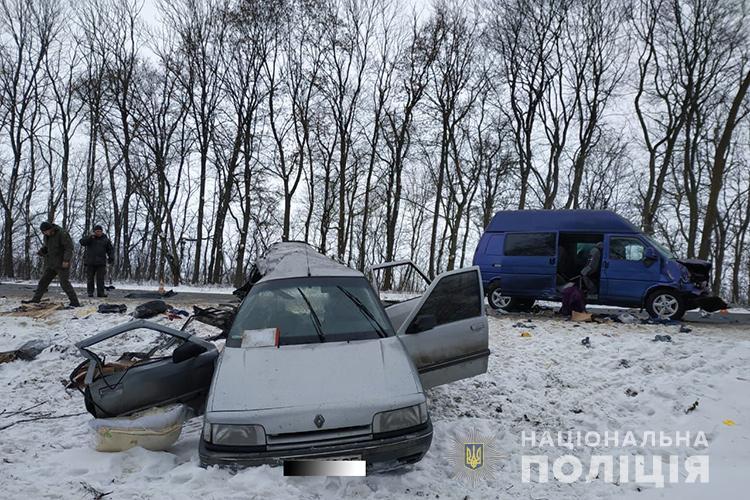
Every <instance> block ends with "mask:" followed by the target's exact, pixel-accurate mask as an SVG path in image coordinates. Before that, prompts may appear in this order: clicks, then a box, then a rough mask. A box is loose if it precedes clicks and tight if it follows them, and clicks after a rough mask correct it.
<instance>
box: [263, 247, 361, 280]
mask: <svg viewBox="0 0 750 500" xmlns="http://www.w3.org/2000/svg"><path fill="white" fill-rule="evenodd" d="M255 267H256V269H257V271H258V272H259V273H260V274H261V275H262V276H263V278H262V280H263V281H268V280H272V279H284V278H298V277H304V276H362V273H360V272H359V271H356V270H354V269H351V268H350V267H347V266H345V265H344V264H340V263H338V262H336V261H334V260H333V259H331V258H329V257H326V256H325V255H322V254H320V253H318V252H317V251H316V250H315V249H314V248H313V247H312V246H310V245H308V244H307V243H304V242H298V241H282V242H278V243H274V244H273V245H271V246H270V247H269V249H268V251H267V252H266V254H265V255H264V256H263V257H261V258H259V259H258V260H257V261H255Z"/></svg>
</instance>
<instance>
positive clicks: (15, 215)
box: [0, 0, 750, 303]
mask: <svg viewBox="0 0 750 500" xmlns="http://www.w3.org/2000/svg"><path fill="white" fill-rule="evenodd" d="M747 7H748V6H747V5H746V4H745V2H744V1H741V0H611V1H605V0H479V1H477V2H471V1H459V0H455V1H453V0H436V1H434V2H429V1H426V2H415V3H413V4H412V3H406V2H401V1H396V0H338V1H337V0H297V1H291V0H153V4H150V5H149V9H144V5H143V4H142V2H141V1H140V0H80V1H67V0H0V10H1V12H0V239H1V241H2V245H1V247H0V275H2V276H5V277H9V278H10V277H13V278H21V279H28V278H32V277H35V276H37V275H38V273H39V268H40V265H41V263H40V261H39V258H38V257H37V256H36V250H37V248H38V246H39V245H40V243H39V241H40V240H39V238H40V236H41V235H40V233H39V230H38V226H39V223H40V222H42V221H45V220H50V221H54V222H56V223H57V224H59V225H61V226H63V227H65V228H67V229H68V230H69V231H70V232H71V235H72V236H73V239H74V240H75V241H76V242H77V240H78V238H80V237H81V236H83V235H84V234H86V233H88V232H90V231H91V228H92V226H93V225H94V224H102V225H103V226H104V227H105V231H107V233H108V234H109V236H110V238H111V240H112V242H113V244H114V246H115V252H116V260H115V265H114V267H113V269H112V275H113V277H114V278H115V279H119V280H137V281H147V280H160V279H163V280H164V281H165V282H169V283H174V284H178V283H195V284H211V283H217V284H218V283H230V284H235V285H236V284H241V283H243V280H244V279H245V274H246V272H247V268H248V263H249V262H251V261H252V260H253V259H254V258H255V256H256V255H257V253H258V252H259V251H262V250H263V249H264V248H266V247H267V246H268V245H269V244H271V243H273V242H274V241H278V240H281V239H289V240H304V241H307V242H310V243H311V244H313V245H314V246H316V247H317V248H318V249H319V250H320V251H321V252H324V253H326V254H328V255H331V256H335V257H338V258H340V259H341V260H342V261H344V262H346V263H348V264H350V265H352V266H354V267H357V268H360V269H365V268H366V267H367V266H369V265H372V264H374V263H377V262H380V261H383V260H394V259H412V260H413V261H415V262H417V263H418V264H419V265H420V266H422V267H423V268H424V269H425V271H426V272H428V274H429V275H430V276H434V275H435V274H437V273H439V272H441V271H443V270H449V269H453V268H457V267H461V266H465V265H470V264H471V260H472V255H473V252H474V248H475V245H476V242H477V240H478V238H479V236H480V234H481V232H482V230H483V228H484V227H485V226H486V224H487V223H488V221H489V219H490V218H491V217H492V215H493V214H494V212H496V211H497V210H501V209H515V208H597V209H600V208H601V209H611V210H615V211H617V212H618V213H620V214H621V215H623V216H625V217H627V218H629V219H630V220H631V221H632V222H634V223H635V224H637V225H640V226H641V227H642V228H643V229H644V231H646V232H648V233H650V234H653V235H654V236H655V238H656V239H658V240H659V241H660V242H662V243H663V244H664V245H665V246H666V247H668V248H669V249H671V250H672V251H673V252H674V253H676V254H679V255H681V256H684V257H696V258H705V259H710V260H712V261H713V263H714V284H713V287H714V289H715V290H716V291H721V293H722V294H723V295H724V296H725V297H726V298H727V299H728V300H731V301H734V302H742V303H746V302H747V301H748V297H749V294H750V282H749V276H750V259H748V255H750V252H748V251H747V248H748V247H750V231H749V230H748V226H749V225H750V195H749V192H750V167H749V166H748V162H749V161H750V118H748V112H750V98H748V97H747V96H746V94H747V92H748V87H749V86H750V40H749V39H748V30H749V29H750V24H749V23H750V20H749V19H748V18H747V12H746V10H747ZM147 11H148V12H149V14H146V12H147ZM153 12H155V13H156V16H154V15H153ZM79 255H80V254H79ZM74 260H75V262H74V275H77V276H80V275H81V274H82V273H83V270H82V265H81V263H80V259H74Z"/></svg>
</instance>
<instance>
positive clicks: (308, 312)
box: [70, 242, 489, 469]
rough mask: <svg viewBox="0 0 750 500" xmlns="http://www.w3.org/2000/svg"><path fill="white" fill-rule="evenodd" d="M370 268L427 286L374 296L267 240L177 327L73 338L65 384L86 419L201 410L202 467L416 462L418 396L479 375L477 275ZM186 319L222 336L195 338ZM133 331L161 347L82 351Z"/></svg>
mask: <svg viewBox="0 0 750 500" xmlns="http://www.w3.org/2000/svg"><path fill="white" fill-rule="evenodd" d="M383 271H385V272H387V273H390V275H391V276H395V275H399V276H401V277H402V278H404V279H408V280H411V281H412V282H413V281H414V280H415V279H416V280H421V281H422V283H421V285H422V288H425V289H426V290H425V291H424V292H423V293H421V294H412V295H411V296H408V295H407V296H401V297H397V298H396V299H395V300H394V298H393V297H390V298H389V300H385V301H382V302H381V300H380V297H379V295H378V291H376V289H375V288H378V286H377V283H375V287H374V286H373V283H371V282H370V281H368V279H367V278H366V277H365V275H364V274H363V273H361V272H359V271H356V270H353V269H351V268H349V267H347V266H345V265H343V264H341V263H338V262H336V261H334V260H332V259H330V258H328V257H326V256H324V255H321V254H319V253H317V252H316V251H315V250H314V249H313V248H312V247H310V246H309V245H307V244H305V243H299V242H282V243H277V244H274V245H272V246H271V247H270V248H269V250H268V252H267V253H266V255H265V256H264V257H262V258H260V259H258V260H257V261H256V262H255V264H254V265H253V266H252V268H251V273H250V276H251V278H250V280H249V281H248V283H247V284H246V285H244V286H243V287H241V288H239V289H237V290H236V291H235V294H236V295H237V296H238V297H239V298H240V299H241V303H240V304H239V305H238V306H236V307H235V308H208V309H201V308H197V307H196V308H195V312H194V315H193V316H191V318H190V319H188V321H186V323H185V325H184V326H183V327H182V329H180V330H177V329H174V328H170V327H168V326H165V325H162V324H159V323H155V322H151V321H145V320H134V321H130V322H128V323H125V324H123V325H120V326H117V327H115V328H111V329H109V330H106V331H103V332H101V333H98V334H97V335H94V336H92V337H90V338H88V339H86V340H83V341H81V342H78V343H77V344H76V346H77V347H78V349H79V350H80V352H81V354H82V355H83V356H84V358H85V360H84V361H83V362H82V363H81V364H80V365H78V366H77V367H76V368H75V370H73V373H72V374H71V376H70V380H71V385H72V386H74V387H77V388H79V390H80V391H81V392H82V393H83V397H84V401H85V405H86V408H87V410H88V411H89V412H90V413H91V414H92V415H94V416H95V417H97V419H101V418H105V419H107V418H112V417H119V418H122V417H127V416H129V415H134V414H136V415H137V414H138V412H142V411H144V410H146V409H148V408H151V407H155V406H164V405H169V404H175V403H180V404H183V405H186V406H187V407H189V408H190V409H191V410H192V412H193V414H195V415H200V414H203V419H204V420H203V421H204V423H203V427H202V432H201V437H200V442H199V456H200V462H201V464H202V465H222V466H231V467H242V466H248V465H258V464H264V463H271V464H278V463H281V462H283V461H284V460H285V459H290V458H305V459H309V458H328V459H330V458H342V457H345V458H347V459H359V460H365V461H367V464H368V467H369V468H371V469H373V468H378V469H380V468H393V467H398V466H402V465H404V464H408V463H413V462H416V461H419V460H420V459H421V458H422V457H423V456H424V454H425V453H426V452H427V450H428V449H429V447H430V444H431V441H432V423H431V421H430V416H429V412H428V410H427V405H426V397H425V392H424V391H425V389H428V388H430V387H434V386H436V385H440V384H445V383H449V382H453V381H456V380H460V379H464V378H468V377H473V376H476V375H479V374H482V373H485V372H486V370H487V360H488V356H489V349H488V325H487V318H486V316H485V310H484V305H483V298H484V293H483V289H482V281H481V276H480V273H479V269H478V268H477V267H470V268H464V269H459V270H455V271H451V272H447V273H444V274H442V275H440V276H438V277H437V278H436V279H435V280H434V281H432V282H430V280H428V279H427V278H426V277H425V276H424V274H423V273H421V272H420V271H419V270H418V269H416V268H415V266H414V265H413V264H412V263H411V262H408V261H401V262H395V263H387V264H382V265H379V266H375V268H373V270H372V272H383ZM193 320H197V321H202V322H205V323H208V324H211V325H213V326H216V327H218V328H219V329H220V330H221V333H220V334H218V335H216V336H214V337H211V338H201V337H199V336H198V335H196V334H195V333H191V332H190V331H189V328H188V327H189V325H190V324H191V323H192V321H193ZM137 329H147V330H152V331H154V332H156V333H158V334H163V336H164V337H165V338H166V340H163V341H161V342H160V343H158V344H156V345H154V346H153V347H152V348H151V349H150V350H149V351H147V352H124V353H122V354H121V355H120V356H119V358H118V359H117V360H114V361H109V360H107V359H106V356H104V355H103V354H101V353H99V354H97V353H96V352H95V351H96V347H97V345H98V344H101V343H103V342H105V341H108V340H110V339H113V338H116V337H118V336H123V335H126V334H128V332H132V331H134V330H137ZM219 340H224V341H225V342H224V345H223V346H221V347H217V344H219V345H220V344H221V343H220V342H217V341H219Z"/></svg>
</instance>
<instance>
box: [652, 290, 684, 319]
mask: <svg viewBox="0 0 750 500" xmlns="http://www.w3.org/2000/svg"><path fill="white" fill-rule="evenodd" d="M646 311H648V314H649V315H650V316H651V317H652V318H660V319H671V320H675V321H679V320H681V319H682V317H683V316H684V315H685V311H686V308H685V301H684V300H683V299H682V297H681V296H680V295H679V294H678V293H677V292H675V291H672V290H666V289H662V290H656V291H653V292H651V293H650V294H649V295H648V297H646Z"/></svg>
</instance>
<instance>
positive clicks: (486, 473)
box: [447, 428, 502, 487]
mask: <svg viewBox="0 0 750 500" xmlns="http://www.w3.org/2000/svg"><path fill="white" fill-rule="evenodd" d="M451 441H452V446H451V451H452V453H450V455H448V457H447V458H448V461H449V462H450V464H451V468H452V469H453V475H452V476H453V477H454V478H455V479H458V480H459V481H462V482H465V483H467V484H468V485H469V486H471V487H476V486H477V483H478V482H479V481H487V480H491V479H492V478H493V477H494V475H495V473H496V470H497V465H498V461H499V460H500V458H502V455H500V454H499V453H498V451H497V447H496V444H495V436H494V435H490V434H481V433H479V432H477V430H476V429H474V428H472V429H468V432H461V431H459V432H456V433H453V435H452V436H451Z"/></svg>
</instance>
